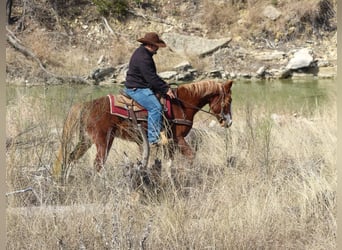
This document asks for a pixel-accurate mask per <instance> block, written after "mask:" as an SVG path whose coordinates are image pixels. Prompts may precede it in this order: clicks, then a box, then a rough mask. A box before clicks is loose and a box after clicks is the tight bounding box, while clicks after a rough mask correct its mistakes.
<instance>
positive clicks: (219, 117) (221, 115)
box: [176, 86, 231, 125]
mask: <svg viewBox="0 0 342 250" xmlns="http://www.w3.org/2000/svg"><path fill="white" fill-rule="evenodd" d="M225 97H226V94H225V93H224V91H223V86H221V90H220V96H219V98H218V100H217V102H216V103H214V105H216V104H217V103H218V102H220V101H221V110H220V113H219V114H216V113H213V112H211V111H210V110H211V106H212V104H211V105H209V111H207V110H204V109H203V108H200V107H197V106H195V105H193V104H191V103H188V102H186V101H184V100H182V99H180V98H178V97H176V100H178V101H180V102H182V103H183V104H186V105H187V106H188V107H189V108H192V109H196V110H198V111H202V112H204V113H207V114H209V115H212V116H214V117H215V118H216V119H217V120H218V121H219V123H222V122H223V121H227V115H226V114H225V113H224V105H225V103H224V100H225ZM179 106H180V107H182V105H181V103H179ZM229 108H230V109H231V103H230V106H229ZM230 113H231V111H230ZM230 116H231V115H230ZM183 117H184V120H186V119H185V114H184V112H183ZM176 120H177V119H176ZM186 121H188V120H186ZM179 122H180V120H179ZM187 125H192V122H191V124H190V123H189V124H187Z"/></svg>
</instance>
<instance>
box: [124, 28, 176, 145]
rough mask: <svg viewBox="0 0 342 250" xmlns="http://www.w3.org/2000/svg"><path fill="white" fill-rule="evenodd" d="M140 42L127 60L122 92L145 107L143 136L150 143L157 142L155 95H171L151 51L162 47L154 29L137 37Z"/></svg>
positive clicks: (158, 116)
mask: <svg viewBox="0 0 342 250" xmlns="http://www.w3.org/2000/svg"><path fill="white" fill-rule="evenodd" d="M137 41H138V42H140V43H142V44H141V45H140V47H138V48H137V49H136V50H135V51H134V53H133V55H132V57H131V59H130V62H129V66H128V71H127V76H126V82H125V87H126V88H125V92H126V94H127V95H129V96H130V97H131V98H132V99H134V100H135V101H136V102H138V103H139V104H140V105H141V106H143V107H144V108H145V109H146V110H147V111H148V118H147V129H148V131H147V138H148V141H149V143H150V145H152V146H155V145H158V144H159V143H160V130H161V128H162V112H163V110H162V106H161V104H160V102H159V100H158V99H157V97H156V96H155V94H157V93H159V94H161V95H168V96H169V97H170V98H175V96H174V94H173V92H172V90H171V88H170V86H169V85H168V84H167V83H166V82H165V81H163V80H162V79H161V78H160V77H159V76H158V75H157V70H156V65H155V63H154V60H153V55H155V54H157V51H158V49H159V48H164V47H166V44H165V42H164V41H163V40H161V39H160V38H159V36H158V35H157V33H155V32H149V33H146V34H145V36H144V37H143V38H140V39H138V40H137Z"/></svg>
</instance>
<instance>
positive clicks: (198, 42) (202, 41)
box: [162, 33, 232, 56]
mask: <svg viewBox="0 0 342 250" xmlns="http://www.w3.org/2000/svg"><path fill="white" fill-rule="evenodd" d="M162 39H163V40H164V41H165V42H166V44H167V45H168V47H170V48H171V49H172V50H173V51H175V52H177V53H179V54H182V55H196V56H205V55H207V54H210V53H213V52H214V51H216V50H218V49H219V48H222V47H224V46H226V45H227V44H228V43H229V42H230V41H231V40H232V39H231V38H230V37H226V38H219V39H207V38H203V37H198V36H187V35H182V34H178V33H164V34H163V35H162Z"/></svg>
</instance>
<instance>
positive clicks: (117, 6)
mask: <svg viewBox="0 0 342 250" xmlns="http://www.w3.org/2000/svg"><path fill="white" fill-rule="evenodd" d="M92 1H93V3H94V4H95V5H96V7H97V10H98V11H99V13H100V14H101V15H104V16H114V17H117V18H123V17H125V16H126V15H127V13H128V8H129V6H128V2H127V0H92Z"/></svg>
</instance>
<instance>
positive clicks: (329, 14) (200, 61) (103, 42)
mask: <svg viewBox="0 0 342 250" xmlns="http://www.w3.org/2000/svg"><path fill="white" fill-rule="evenodd" d="M108 3H116V4H108ZM14 4H15V5H14V7H13V16H14V18H13V20H14V23H13V24H11V25H9V26H8V28H9V29H10V30H11V32H12V33H13V34H14V35H16V36H17V38H18V39H20V41H21V43H22V44H23V45H24V46H26V47H27V48H28V49H30V50H31V51H32V52H33V53H34V54H35V55H36V56H37V58H39V59H40V60H41V61H42V63H43V64H44V66H45V67H46V69H47V70H49V71H51V72H53V73H55V74H61V75H80V76H88V75H89V74H90V72H91V71H93V70H94V69H96V68H98V67H106V66H107V67H108V66H116V65H119V64H123V63H126V62H128V60H129V57H130V55H131V53H132V51H133V49H134V48H135V47H136V46H137V45H138V43H137V42H136V39H137V38H139V37H141V36H143V34H144V33H145V32H148V31H156V32H158V33H160V34H161V33H164V32H170V31H172V32H178V33H182V34H188V35H197V36H201V37H207V38H221V37H227V36H229V37H232V38H233V40H232V42H231V43H230V44H231V47H232V48H244V49H245V50H247V51H253V50H256V49H261V48H269V46H271V47H272V48H273V49H282V50H285V51H286V50H290V49H292V48H295V47H296V46H303V45H307V44H309V45H310V46H312V47H317V49H316V50H315V51H316V53H323V52H324V51H327V50H330V49H331V48H335V47H336V41H334V39H332V37H333V36H334V35H335V33H336V24H337V19H336V10H337V1H336V0H320V1H318V0H305V1H295V0H289V1H280V0H273V1H266V0H262V1H256V0H241V1H210V0H201V1H181V0H175V1H164V0H162V1H152V0H148V1H139V0H138V1H137V0H135V1H133V0H120V1H108V0H101V1H100V0H97V1H95V0H94V1H91V0H71V1H53V2H51V1H41V0H34V1H29V2H25V4H24V1H15V2H14ZM270 6H272V7H273V8H276V11H277V12H279V16H278V17H277V18H276V19H275V20H272V19H271V18H269V17H267V16H268V15H267V14H265V11H266V9H267V7H270ZM104 9H105V10H104ZM271 13H274V10H271ZM6 52H7V53H6V62H7V68H6V69H7V79H8V81H11V82H12V81H17V82H18V81H19V82H21V83H23V82H25V80H27V82H29V83H31V84H32V83H35V82H43V83H44V82H46V81H47V80H48V79H49V77H50V76H49V75H46V73H45V72H44V71H43V70H42V69H41V68H39V66H38V65H37V63H36V62H35V61H32V58H27V57H25V56H23V55H22V54H21V53H20V52H18V51H17V50H15V49H13V47H11V46H10V45H9V44H8V45H7V49H6ZM100 58H102V60H101V63H99V59H100ZM186 59H187V60H189V61H190V62H191V63H192V64H193V65H194V66H196V67H197V68H199V70H201V69H205V68H210V67H212V65H211V64H210V58H207V59H205V58H194V57H192V58H186ZM157 60H158V68H159V70H170V69H171V68H172V67H173V66H175V64H177V63H179V62H180V61H182V60H184V58H182V57H180V55H176V54H174V53H170V52H169V51H168V50H162V51H160V53H159V55H158V58H157ZM245 60H247V61H243V62H242V63H241V65H239V62H234V64H235V66H236V67H237V68H239V67H241V68H242V67H246V65H252V64H253V61H248V60H249V59H245ZM249 67H250V66H249Z"/></svg>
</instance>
